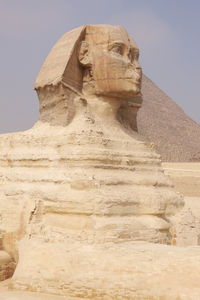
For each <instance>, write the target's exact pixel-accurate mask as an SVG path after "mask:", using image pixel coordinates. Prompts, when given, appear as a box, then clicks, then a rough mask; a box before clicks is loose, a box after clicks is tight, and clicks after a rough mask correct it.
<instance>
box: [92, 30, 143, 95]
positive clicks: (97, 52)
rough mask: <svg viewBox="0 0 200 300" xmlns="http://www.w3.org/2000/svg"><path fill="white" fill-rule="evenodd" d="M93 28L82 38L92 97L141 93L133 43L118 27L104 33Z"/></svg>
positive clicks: (140, 73)
mask: <svg viewBox="0 0 200 300" xmlns="http://www.w3.org/2000/svg"><path fill="white" fill-rule="evenodd" d="M96 28H97V30H96V33H95V28H93V32H92V33H89V34H88V35H86V38H87V40H88V43H89V45H90V60H91V66H90V68H91V70H90V72H91V73H92V76H93V80H94V87H95V94H96V95H102V96H108V97H118V98H123V99H127V98H131V97H133V96H135V95H137V94H138V93H139V92H140V90H141V78H142V70H141V67H140V65H139V62H138V57H139V49H138V47H137V46H136V44H135V42H134V41H133V39H132V38H131V37H130V36H129V35H128V34H127V32H126V31H125V29H123V28H122V27H120V26H109V27H105V29H104V34H103V30H102V31H101V32H100V33H99V32H98V31H99V28H98V26H96ZM98 35H99V38H98Z"/></svg>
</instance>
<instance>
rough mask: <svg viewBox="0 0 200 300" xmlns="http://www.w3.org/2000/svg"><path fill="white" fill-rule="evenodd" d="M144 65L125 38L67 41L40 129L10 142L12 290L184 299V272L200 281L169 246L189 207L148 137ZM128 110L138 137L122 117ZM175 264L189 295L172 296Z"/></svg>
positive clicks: (6, 189)
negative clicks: (142, 125)
mask: <svg viewBox="0 0 200 300" xmlns="http://www.w3.org/2000/svg"><path fill="white" fill-rule="evenodd" d="M138 56H139V49H138V47H137V45H136V43H135V42H134V40H133V39H132V38H131V37H130V36H129V35H128V34H127V32H126V31H125V29H124V28H122V27H120V26H109V25H86V26H82V27H80V28H77V29H74V30H72V31H71V32H68V33H66V34H65V35H64V36H63V37H61V39H60V40H59V41H58V42H57V43H56V44H55V46H54V47H53V49H52V50H51V52H50V54H49V55H48V57H47V59H46V60H45V62H44V64H43V66H42V68H41V70H40V72H39V75H38V77H37V79H36V83H35V89H36V91H37V94H38V98H39V102H40V119H39V121H38V122H37V123H36V124H35V125H34V127H33V128H32V129H30V130H28V131H25V132H21V133H13V134H8V135H2V136H1V137H0V145H1V153H0V162H1V170H0V176H1V177H0V178H1V189H0V196H1V197H0V205H1V207H2V210H1V227H0V229H1V231H2V236H3V247H4V250H5V251H7V252H8V253H9V254H10V255H11V257H12V258H13V260H15V261H16V263H17V267H16V270H15V273H14V275H13V277H12V281H11V288H12V289H23V290H28V291H39V292H46V293H52V294H58V295H65V296H67V297H72V298H73V297H79V298H89V299H150V298H148V297H149V296H152V295H153V296H152V297H154V296H155V297H157V298H151V299H161V298H158V297H162V296H163V295H164V296H165V295H167V294H169V295H170V297H171V298H162V299H178V298H173V297H177V295H179V296H180V293H179V292H180V288H182V286H184V284H183V282H184V280H185V278H182V277H181V276H183V275H182V272H184V271H186V272H190V271H191V270H193V271H194V270H199V269H200V267H198V266H197V265H196V259H198V258H199V256H198V254H197V252H196V251H195V250H194V252H193V253H192V255H191V259H190V264H189V266H188V264H186V267H185V265H184V264H183V260H184V259H183V258H185V255H188V254H187V251H186V250H182V249H181V250H180V249H179V248H178V247H174V246H170V245H175V244H176V238H177V237H176V233H175V230H174V227H173V224H172V221H171V220H172V219H173V218H174V216H175V215H176V214H177V213H178V212H179V211H180V210H181V209H182V207H183V205H184V201H183V198H182V196H181V195H180V194H178V193H177V192H176V191H175V190H174V188H173V186H172V184H171V181H170V180H169V178H168V177H167V176H165V174H164V172H163V169H162V167H161V159H160V155H159V154H158V153H157V152H156V147H155V145H154V144H152V143H150V142H149V141H147V140H145V139H144V138H142V137H141V136H139V135H138V133H137V123H136V116H137V111H138V109H139V108H140V106H141V104H142V96H141V91H140V90H141V77H142V71H141V67H140V65H139V63H138ZM126 105H127V106H128V107H131V110H132V114H133V119H132V124H131V126H129V124H128V123H126V120H125V119H124V118H123V119H122V118H121V117H120V107H122V106H126ZM133 129H135V130H133ZM160 244H162V245H160ZM172 249H176V250H174V252H173V251H172ZM184 251H185V252H184ZM179 252H180V254H179ZM174 253H175V254H174ZM177 253H178V254H177ZM169 261H171V264H170V263H169ZM174 261H176V265H175V269H176V270H175V274H176V276H178V278H179V281H180V282H181V283H180V284H179V285H177V287H176V289H175V290H170V291H169V287H170V286H171V284H172V282H173V280H174V278H173V272H174V271H173V266H174ZM152 264H153V267H152ZM162 268H163V270H164V271H163V273H162V272H161V271H162ZM184 268H185V269H184ZM195 268H196V269H195ZM160 277H162V279H161V278H160ZM198 278H199V275H198ZM181 280H182V281H181ZM195 280H196V279H195ZM195 280H194V282H195V283H194V284H196V282H197V281H195ZM156 286H159V289H158V290H157V289H156ZM190 287H191V285H190V286H189V288H190ZM186 288H187V284H186ZM170 293H171V294H170ZM178 293H179V294H178ZM164 296H163V297H164ZM137 297H138V298H137ZM139 297H140V298H139ZM180 299H184V298H180ZM187 299H189V298H187ZM192 299H194V298H192Z"/></svg>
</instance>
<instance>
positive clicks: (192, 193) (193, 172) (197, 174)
mask: <svg viewBox="0 0 200 300" xmlns="http://www.w3.org/2000/svg"><path fill="white" fill-rule="evenodd" d="M162 166H163V168H164V171H165V173H166V174H167V175H169V176H170V177H171V179H172V181H173V183H174V186H175V188H176V189H177V190H178V191H179V192H180V193H182V194H183V195H184V196H187V197H199V198H200V163H163V164H162Z"/></svg>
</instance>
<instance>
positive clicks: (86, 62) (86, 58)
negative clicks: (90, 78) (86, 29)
mask: <svg viewBox="0 0 200 300" xmlns="http://www.w3.org/2000/svg"><path fill="white" fill-rule="evenodd" d="M78 59H79V62H80V64H81V65H82V66H83V67H89V66H91V65H92V59H91V55H90V49H89V43H88V42H85V41H83V42H81V45H80V48H79V53H78Z"/></svg>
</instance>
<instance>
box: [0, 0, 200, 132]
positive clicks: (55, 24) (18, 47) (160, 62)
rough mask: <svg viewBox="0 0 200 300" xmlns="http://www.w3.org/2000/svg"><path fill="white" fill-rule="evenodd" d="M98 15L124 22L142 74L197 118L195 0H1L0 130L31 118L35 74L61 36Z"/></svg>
mask: <svg viewBox="0 0 200 300" xmlns="http://www.w3.org/2000/svg"><path fill="white" fill-rule="evenodd" d="M99 23H100V24H104V23H105V24H113V25H123V26H125V28H126V29H127V31H128V32H129V33H130V34H131V35H132V36H133V38H134V39H135V41H136V43H137V44H138V46H139V48H140V63H141V65H142V67H143V72H144V74H146V75H147V76H148V77H150V78H151V79H152V80H153V81H154V82H155V83H156V84H157V85H158V86H159V87H160V88H161V89H163V90H164V91H165V92H166V93H167V94H168V95H169V96H170V97H171V98H172V99H173V100H174V101H176V103H177V104H179V105H180V106H181V107H182V108H183V109H184V111H185V112H186V113H187V114H188V115H189V116H190V117H192V118H193V119H194V120H196V121H197V122H198V123H200V96H199V86H200V59H199V55H200V0H0V43H1V44H0V45H1V47H0V84H1V85H0V133H3V132H10V131H18V130H24V129H27V128H30V127H31V126H32V125H33V123H34V122H35V121H36V120H37V118H38V115H39V113H38V100H37V96H36V93H35V91H34V90H33V86H34V81H35V78H36V76H37V73H38V72H39V69H40V67H41V65H42V63H43V61H44V59H45V58H46V56H47V54H48V53H49V51H50V49H51V47H52V46H53V45H54V44H55V42H56V41H57V40H58V39H59V38H60V36H61V35H62V34H63V33H65V32H67V31H69V30H71V29H72V28H74V27H77V26H80V25H83V24H99Z"/></svg>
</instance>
